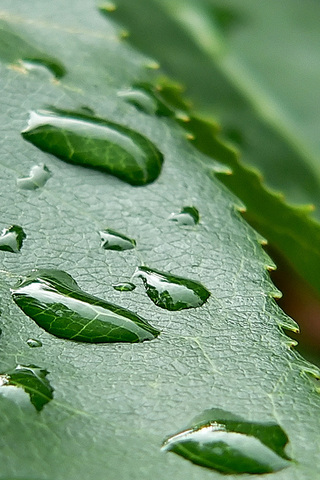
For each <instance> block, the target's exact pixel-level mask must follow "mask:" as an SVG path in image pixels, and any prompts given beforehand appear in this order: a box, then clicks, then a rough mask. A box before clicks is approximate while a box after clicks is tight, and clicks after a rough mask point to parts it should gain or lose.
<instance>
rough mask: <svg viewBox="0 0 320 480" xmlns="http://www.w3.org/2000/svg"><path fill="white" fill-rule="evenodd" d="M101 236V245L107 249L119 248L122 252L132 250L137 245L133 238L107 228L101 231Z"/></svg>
mask: <svg viewBox="0 0 320 480" xmlns="http://www.w3.org/2000/svg"><path fill="white" fill-rule="evenodd" d="M99 235H100V237H101V247H102V248H104V249H105V250H117V251H118V252H122V251H124V250H132V249H133V248H135V246H136V241H135V240H133V238H129V237H126V236H125V235H122V233H118V232H116V231H115V230H111V229H110V228H107V229H106V230H102V231H101V232H99Z"/></svg>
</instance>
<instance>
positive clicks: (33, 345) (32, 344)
mask: <svg viewBox="0 0 320 480" xmlns="http://www.w3.org/2000/svg"><path fill="white" fill-rule="evenodd" d="M27 345H29V347H30V348H38V347H42V342H40V340H37V339H36V338H29V339H28V340H27Z"/></svg>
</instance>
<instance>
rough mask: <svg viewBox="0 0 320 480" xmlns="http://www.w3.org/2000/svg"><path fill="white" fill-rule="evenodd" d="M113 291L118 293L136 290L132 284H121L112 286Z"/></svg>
mask: <svg viewBox="0 0 320 480" xmlns="http://www.w3.org/2000/svg"><path fill="white" fill-rule="evenodd" d="M112 286H113V288H114V289H115V290H118V292H132V290H134V289H135V288H136V286H135V284H134V283H131V282H122V283H117V284H115V285H112Z"/></svg>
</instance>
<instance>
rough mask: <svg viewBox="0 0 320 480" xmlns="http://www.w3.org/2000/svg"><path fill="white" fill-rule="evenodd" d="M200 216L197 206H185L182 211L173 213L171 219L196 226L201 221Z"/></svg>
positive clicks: (181, 223) (179, 223)
mask: <svg viewBox="0 0 320 480" xmlns="http://www.w3.org/2000/svg"><path fill="white" fill-rule="evenodd" d="M199 218H200V216H199V211H198V210H197V209H196V207H183V208H182V210H181V212H180V213H172V214H171V215H170V218H169V219H170V220H172V221H173V222H177V224H178V225H187V226H194V225H196V224H197V223H199Z"/></svg>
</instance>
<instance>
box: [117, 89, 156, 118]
mask: <svg viewBox="0 0 320 480" xmlns="http://www.w3.org/2000/svg"><path fill="white" fill-rule="evenodd" d="M117 95H118V97H121V98H123V99H124V100H126V102H128V103H131V104H132V105H134V106H135V107H136V108H137V109H138V110H141V111H142V112H144V113H148V114H150V115H153V114H155V113H156V112H157V108H158V106H157V102H156V100H155V99H153V98H152V97H151V96H150V95H148V94H147V93H145V92H144V91H142V90H139V89H138V88H131V89H127V90H120V91H119V92H118V93H117Z"/></svg>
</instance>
